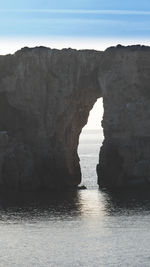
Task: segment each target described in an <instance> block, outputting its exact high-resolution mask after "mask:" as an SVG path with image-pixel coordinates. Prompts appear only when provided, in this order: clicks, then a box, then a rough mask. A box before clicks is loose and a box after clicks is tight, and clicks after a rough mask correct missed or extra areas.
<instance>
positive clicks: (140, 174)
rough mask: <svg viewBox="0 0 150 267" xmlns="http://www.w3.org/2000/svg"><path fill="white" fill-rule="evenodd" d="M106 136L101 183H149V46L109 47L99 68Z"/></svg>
mask: <svg viewBox="0 0 150 267" xmlns="http://www.w3.org/2000/svg"><path fill="white" fill-rule="evenodd" d="M98 76H99V82H100V85H101V90H102V95H103V101H104V118H103V122H102V125H103V128H104V136H105V140H104V143H103V146H102V149H101V152H100V159H99V165H98V166H97V172H98V183H99V185H100V186H102V187H109V188H116V187H120V186H134V185H142V184H145V185H146V184H150V48H149V47H144V46H131V47H122V46H117V47H116V48H109V49H107V50H106V51H105V53H104V55H103V58H102V62H101V64H100V68H99V75H98Z"/></svg>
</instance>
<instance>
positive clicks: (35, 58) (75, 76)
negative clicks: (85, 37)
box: [0, 47, 102, 191]
mask: <svg viewBox="0 0 150 267" xmlns="http://www.w3.org/2000/svg"><path fill="white" fill-rule="evenodd" d="M101 55H102V53H101V52H96V51H76V50H72V49H63V50H61V51H59V50H55V49H54V50H51V49H49V48H44V47H39V48H34V49H29V48H24V49H21V50H20V51H18V52H16V53H15V54H14V55H8V56H0V190H15V191H21V190H42V189H43V190H44V189H51V188H63V187H64V188H66V187H70V186H76V185H78V184H79V183H80V181H81V173H80V166H79V159H78V155H77V146H78V139H79V135H80V132H81V130H82V127H83V126H84V125H85V124H86V121H87V118H88V114H89V111H90V110H91V108H92V106H93V104H94V103H95V101H96V99H97V98H98V97H99V96H100V94H101V92H100V88H99V84H98V79H97V77H98V76H97V73H98V66H99V62H100V59H101Z"/></svg>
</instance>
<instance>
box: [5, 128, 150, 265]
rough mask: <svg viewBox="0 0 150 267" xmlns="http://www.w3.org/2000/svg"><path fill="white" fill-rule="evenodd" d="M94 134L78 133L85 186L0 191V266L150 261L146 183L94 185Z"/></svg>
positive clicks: (106, 263) (107, 263) (117, 263)
mask: <svg viewBox="0 0 150 267" xmlns="http://www.w3.org/2000/svg"><path fill="white" fill-rule="evenodd" d="M98 135H99V134H98ZM98 135H97V133H96V132H93V133H92V132H89V133H85V134H84V135H83V136H82V137H81V143H80V147H79V153H80V156H81V164H82V171H83V183H84V184H85V185H86V186H87V188H88V189H87V190H83V191H78V192H74V191H70V192H66V193H62V194H60V193H57V194H54V195H52V194H51V195H46V194H40V195H39V194H38V195H30V194H28V195H27V194H25V195H23V194H21V195H16V196H15V197H14V196H9V197H8V196H5V195H4V196H1V197H0V266H2V267H5V266H6V267H9V266H18V267H22V266H27V267H30V266H37V267H38V266H41V267H47V266H52V267H55V266H64V267H70V266H75V267H76V266H85V267H88V266H93V267H94V266H95V267H98V266H135V267H136V266H150V193H149V189H147V190H146V191H145V192H141V191H135V192H128V193H126V192H121V193H120V194H119V193H116V194H109V193H107V192H101V191H99V189H98V188H97V185H96V174H95V166H94V165H93V164H95V165H96V163H97V161H98V158H97V156H98V153H99V151H98V150H99V149H98V144H99V143H100V139H99V141H98ZM99 136H100V135H99Z"/></svg>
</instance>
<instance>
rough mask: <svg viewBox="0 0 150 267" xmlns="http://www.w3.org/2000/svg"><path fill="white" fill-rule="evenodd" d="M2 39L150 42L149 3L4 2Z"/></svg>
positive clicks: (0, 13)
mask: <svg viewBox="0 0 150 267" xmlns="http://www.w3.org/2000/svg"><path fill="white" fill-rule="evenodd" d="M0 35H1V38H2V37H5V38H6V37H7V38H8V37H9V38H10V37H13V38H14V37H16V38H19V37H20V38H23V37H26V38H31V37H32V38H33V37H34V36H36V37H37V36H39V37H46V38H47V37H49V38H50V37H51V36H59V37H62V38H64V37H68V36H69V38H71V37H73V38H76V37H77V38H81V37H82V38H83V37H85V38H118V40H119V38H130V39H134V38H136V39H137V38H143V39H145V38H149V35H150V1H149V0H140V1H138V0H137V1H135V0H132V1H131V0H130V1H129V0H126V1H122V0H118V1H117V0H105V1H104V0H80V1H79V0H72V1H71V0H70V1H69V0H55V1H54V0H5V1H2V0H0Z"/></svg>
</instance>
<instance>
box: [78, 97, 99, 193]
mask: <svg viewBox="0 0 150 267" xmlns="http://www.w3.org/2000/svg"><path fill="white" fill-rule="evenodd" d="M103 113H104V110H103V99H102V98H98V99H97V101H96V102H95V104H94V106H93V108H92V109H91V111H90V113H89V117H88V121H87V124H86V125H85V126H84V127H83V129H82V132H81V134H80V137H79V145H78V155H79V158H80V167H81V175H82V180H81V183H82V184H84V185H85V186H86V187H88V188H95V187H97V186H98V185H97V174H96V165H97V163H98V161H99V152H100V151H99V150H100V146H101V145H102V142H103V139H104V136H103V129H102V126H101V121H102V118H103Z"/></svg>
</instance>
